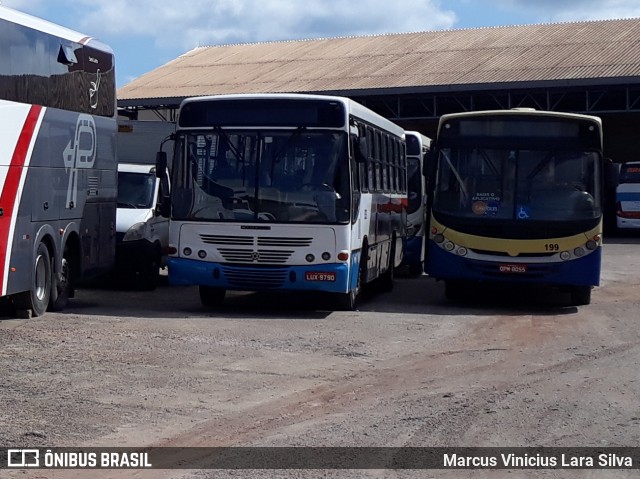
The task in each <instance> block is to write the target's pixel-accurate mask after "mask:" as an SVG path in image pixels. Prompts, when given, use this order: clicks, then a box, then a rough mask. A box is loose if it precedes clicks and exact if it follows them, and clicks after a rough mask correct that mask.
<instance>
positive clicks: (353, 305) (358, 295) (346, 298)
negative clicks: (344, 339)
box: [338, 244, 369, 311]
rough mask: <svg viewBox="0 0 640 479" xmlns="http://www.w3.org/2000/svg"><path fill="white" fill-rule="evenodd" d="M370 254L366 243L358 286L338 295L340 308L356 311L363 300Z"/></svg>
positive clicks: (360, 265)
mask: <svg viewBox="0 0 640 479" xmlns="http://www.w3.org/2000/svg"><path fill="white" fill-rule="evenodd" d="M368 256H369V248H368V246H367V245H366V244H365V245H364V246H363V247H362V252H361V256H360V263H359V264H358V273H357V274H358V280H357V281H356V287H355V288H354V289H352V290H350V291H349V292H348V293H341V294H339V295H338V309H339V310H341V311H356V310H357V309H358V306H360V303H361V302H362V296H363V292H364V286H365V278H366V275H367V259H368Z"/></svg>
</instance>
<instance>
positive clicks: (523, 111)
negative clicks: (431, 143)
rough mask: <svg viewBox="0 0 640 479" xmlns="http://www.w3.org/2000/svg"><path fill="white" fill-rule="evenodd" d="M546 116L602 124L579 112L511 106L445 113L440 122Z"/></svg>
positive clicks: (595, 118) (600, 121)
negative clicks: (482, 118) (462, 119)
mask: <svg viewBox="0 0 640 479" xmlns="http://www.w3.org/2000/svg"><path fill="white" fill-rule="evenodd" d="M498 115H499V116H514V117H515V116H540V117H543V116H548V117H554V118H567V119H582V120H590V121H593V122H595V123H598V125H600V126H602V120H601V119H600V117H598V116H592V115H583V114H580V113H567V112H560V111H545V110H535V109H533V108H512V109H510V110H483V111H466V112H462V113H447V114H445V115H442V116H441V117H440V124H442V123H444V122H445V121H447V120H451V119H452V118H465V117H478V116H498Z"/></svg>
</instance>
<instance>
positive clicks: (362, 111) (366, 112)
mask: <svg viewBox="0 0 640 479" xmlns="http://www.w3.org/2000/svg"><path fill="white" fill-rule="evenodd" d="M270 98H273V99H280V100H301V101H302V100H326V101H335V102H340V103H342V104H343V105H344V106H345V109H346V110H347V111H348V112H349V113H350V114H353V115H354V116H356V117H358V118H360V119H362V120H364V121H368V122H370V123H372V124H374V125H377V126H379V127H381V128H384V129H386V130H388V131H390V132H391V133H394V134H396V135H397V136H400V137H402V138H404V130H403V129H402V128H401V127H400V126H398V125H396V124H395V123H393V122H392V121H391V120H388V119H386V118H384V117H383V116H381V115H379V114H378V113H376V112H374V111H373V110H370V109H369V108H367V107H365V106H364V105H361V104H360V103H358V102H355V101H353V100H351V99H350V98H346V97H341V96H329V95H313V94H304V93H246V94H244V93H241V94H230V95H210V96H199V97H191V98H185V99H184V100H183V101H182V103H181V104H180V109H182V108H183V107H184V106H185V105H186V104H187V103H195V102H199V101H217V100H259V99H262V100H264V99H270Z"/></svg>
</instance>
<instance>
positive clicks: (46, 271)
mask: <svg viewBox="0 0 640 479" xmlns="http://www.w3.org/2000/svg"><path fill="white" fill-rule="evenodd" d="M51 280H52V275H51V256H50V255H49V250H48V248H47V246H46V245H45V244H44V243H40V244H39V245H38V249H37V250H36V256H35V259H34V261H33V270H32V277H31V290H29V291H25V292H23V293H19V294H17V295H16V296H15V299H14V305H15V307H16V309H17V310H31V313H32V315H33V316H42V315H43V314H44V313H45V311H46V310H47V306H49V298H50V297H51Z"/></svg>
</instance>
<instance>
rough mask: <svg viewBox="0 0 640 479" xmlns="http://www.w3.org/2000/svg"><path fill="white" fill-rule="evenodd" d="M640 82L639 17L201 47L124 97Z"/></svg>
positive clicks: (153, 73)
mask: <svg viewBox="0 0 640 479" xmlns="http://www.w3.org/2000/svg"><path fill="white" fill-rule="evenodd" d="M620 77H622V78H624V77H631V78H636V79H637V78H640V19H629V20H604V21H590V22H576V23H558V24H540V25H522V26H510V27H495V28H480V29H468V30H446V31H433V32H421V33H403V34H390V35H379V36H367V37H349V38H333V39H318V40H300V41H289V42H271V43H252V44H242V45H226V46H212V47H199V48H196V49H194V50H192V51H190V52H187V53H185V54H184V55H182V56H180V57H178V58H177V59H175V60H173V61H171V62H169V63H167V64H166V65H164V66H161V67H159V68H156V69H155V70H153V71H151V72H149V73H146V74H144V75H142V76H140V77H139V78H137V79H136V80H134V81H132V82H131V83H129V84H128V85H125V86H123V87H122V88H120V89H119V90H118V98H119V99H121V100H133V99H141V100H142V99H151V98H183V97H187V96H199V95H214V94H227V93H270V92H325V91H331V92H335V91H354V90H376V89H382V90H383V89H389V88H409V87H438V86H442V87H447V86H449V85H473V84H483V85H486V84H492V83H497V84H499V83H514V82H516V83H517V82H535V81H562V80H575V79H584V78H588V79H598V78H603V79H606V78H620Z"/></svg>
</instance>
